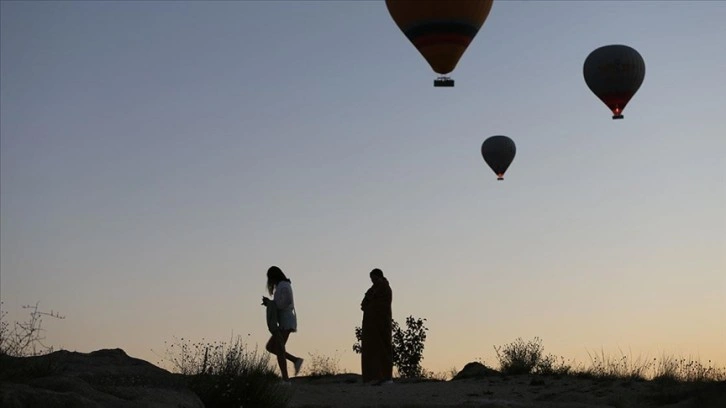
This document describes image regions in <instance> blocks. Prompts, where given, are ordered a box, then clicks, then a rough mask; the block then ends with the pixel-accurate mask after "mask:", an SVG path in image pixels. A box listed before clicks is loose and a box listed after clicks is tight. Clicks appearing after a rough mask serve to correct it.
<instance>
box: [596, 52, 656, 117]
mask: <svg viewBox="0 0 726 408" xmlns="http://www.w3.org/2000/svg"><path fill="white" fill-rule="evenodd" d="M582 70H583V75H584V76H585V83H587V86H588V87H589V88H590V90H591V91H592V92H593V93H594V94H595V95H596V96H597V97H598V98H600V100H601V101H603V102H604V103H605V105H607V107H608V108H610V110H611V111H612V112H613V119H622V118H623V109H625V105H627V104H628V102H630V99H631V98H632V97H633V95H635V93H636V92H637V91H638V89H639V88H640V85H641V84H643V79H644V78H645V61H643V57H641V56H640V54H639V53H638V51H636V50H634V49H633V48H631V47H628V46H627V45H619V44H616V45H606V46H603V47H600V48H598V49H596V50H595V51H593V52H591V53H590V55H588V56H587V59H585V64H584V66H583V68H582Z"/></svg>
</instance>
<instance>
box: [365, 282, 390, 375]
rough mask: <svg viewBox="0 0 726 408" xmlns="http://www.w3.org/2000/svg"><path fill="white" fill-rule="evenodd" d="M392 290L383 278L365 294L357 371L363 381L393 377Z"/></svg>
mask: <svg viewBox="0 0 726 408" xmlns="http://www.w3.org/2000/svg"><path fill="white" fill-rule="evenodd" d="M392 301H393V292H392V291H391V286H390V285H389V284H388V280H387V279H386V278H382V279H381V280H380V281H379V282H377V283H374V284H373V286H371V288H370V289H368V291H367V292H366V294H365V297H364V298H363V302H361V309H362V310H363V336H362V339H361V371H362V372H363V382H369V381H381V380H387V379H391V378H392V377H393V343H392V339H391V331H392V327H391V318H392V313H391V302H392Z"/></svg>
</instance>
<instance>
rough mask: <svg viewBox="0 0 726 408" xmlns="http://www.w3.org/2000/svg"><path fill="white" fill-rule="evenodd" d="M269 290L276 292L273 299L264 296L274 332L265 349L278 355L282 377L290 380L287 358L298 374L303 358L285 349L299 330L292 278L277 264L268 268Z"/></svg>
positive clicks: (271, 332)
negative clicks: (289, 340) (291, 335)
mask: <svg viewBox="0 0 726 408" xmlns="http://www.w3.org/2000/svg"><path fill="white" fill-rule="evenodd" d="M267 291H268V292H269V293H270V295H273V292H274V295H273V297H272V299H268V298H267V297H265V296H263V297H262V304H263V305H264V306H265V307H266V314H267V327H268V329H269V330H270V334H272V336H271V337H270V340H268V341H267V344H266V345H265V349H267V351H269V352H270V353H272V354H274V355H276V356H277V364H278V365H279V366H280V374H281V375H282V379H283V381H288V378H289V377H288V375H287V360H290V361H291V362H293V364H294V365H295V375H297V374H298V373H299V372H300V367H301V366H302V363H303V359H302V358H299V357H295V356H293V355H292V354H290V353H288V352H287V351H286V350H285V345H286V344H287V339H288V338H289V337H290V333H292V332H296V331H297V316H296V314H295V301H294V299H293V296H292V285H291V282H290V279H288V278H287V276H285V274H284V273H282V270H281V269H280V268H278V267H277V266H271V267H270V268H269V269H268V270H267Z"/></svg>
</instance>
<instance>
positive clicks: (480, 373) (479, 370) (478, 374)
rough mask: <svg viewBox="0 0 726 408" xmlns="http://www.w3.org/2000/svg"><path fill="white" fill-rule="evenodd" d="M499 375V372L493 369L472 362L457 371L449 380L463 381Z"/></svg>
mask: <svg viewBox="0 0 726 408" xmlns="http://www.w3.org/2000/svg"><path fill="white" fill-rule="evenodd" d="M499 374H500V373H499V371H497V370H495V369H493V368H489V367H487V366H485V365H484V364H482V363H479V362H476V361H474V362H471V363H469V364H467V365H465V366H464V368H462V369H461V371H459V372H458V373H457V374H456V375H455V376H454V378H452V379H451V380H452V381H455V380H463V379H466V378H482V377H489V376H492V375H499Z"/></svg>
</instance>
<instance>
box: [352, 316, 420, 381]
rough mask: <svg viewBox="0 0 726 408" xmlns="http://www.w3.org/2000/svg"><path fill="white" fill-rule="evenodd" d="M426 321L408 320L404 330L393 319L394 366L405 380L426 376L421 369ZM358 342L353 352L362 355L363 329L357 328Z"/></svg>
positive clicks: (354, 345) (412, 318)
mask: <svg viewBox="0 0 726 408" xmlns="http://www.w3.org/2000/svg"><path fill="white" fill-rule="evenodd" d="M425 321H426V319H421V318H414V317H413V316H409V317H407V318H406V330H402V329H401V327H400V326H399V325H398V323H397V322H396V321H395V320H393V319H391V328H392V333H391V335H392V342H393V366H394V367H396V370H397V371H398V375H399V376H401V377H403V378H415V377H421V376H422V375H423V374H424V371H423V368H422V367H421V361H422V360H423V350H424V342H425V341H426V331H428V328H426V327H425V326H424V322H425ZM355 338H356V342H355V344H353V351H355V352H356V353H358V354H360V352H361V339H362V338H363V329H362V328H361V327H356V328H355Z"/></svg>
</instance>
